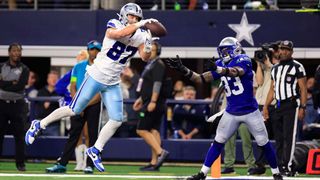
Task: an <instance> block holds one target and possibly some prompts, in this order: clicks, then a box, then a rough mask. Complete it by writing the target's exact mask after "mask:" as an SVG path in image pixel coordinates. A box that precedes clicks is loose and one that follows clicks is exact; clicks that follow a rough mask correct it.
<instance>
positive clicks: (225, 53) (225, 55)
mask: <svg viewBox="0 0 320 180" xmlns="http://www.w3.org/2000/svg"><path fill="white" fill-rule="evenodd" d="M217 50H218V53H219V56H220V58H222V60H223V62H229V61H230V60H231V59H232V58H234V57H236V56H238V55H239V54H241V50H242V47H241V44H240V42H239V41H238V40H237V39H236V38H234V37H226V38H224V39H222V41H221V42H220V44H219V47H218V48H217Z"/></svg>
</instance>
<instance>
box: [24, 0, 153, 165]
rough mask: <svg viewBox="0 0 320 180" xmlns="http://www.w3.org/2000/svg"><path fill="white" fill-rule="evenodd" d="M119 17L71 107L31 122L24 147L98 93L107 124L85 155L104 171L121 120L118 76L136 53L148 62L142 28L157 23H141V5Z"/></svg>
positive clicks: (147, 45) (148, 36)
mask: <svg viewBox="0 0 320 180" xmlns="http://www.w3.org/2000/svg"><path fill="white" fill-rule="evenodd" d="M118 16H119V20H117V19H111V20H110V21H109V22H108V23H107V30H106V34H105V37H104V40H103V46H102V49H101V52H99V54H98V55H97V58H96V59H95V60H94V64H93V65H91V66H89V67H87V76H86V78H85V79H84V81H83V83H82V85H81V87H80V88H79V90H78V92H77V93H76V95H75V97H74V99H73V100H72V102H71V103H70V105H69V106H64V107H60V108H58V109H56V110H55V111H53V112H52V113H51V114H50V115H48V116H47V117H45V118H44V119H42V120H41V121H39V120H33V121H32V123H31V127H30V128H29V130H28V131H27V133H26V136H25V141H26V144H27V145H30V144H32V143H33V142H34V140H35V137H36V136H37V134H38V133H39V131H40V130H44V129H45V128H46V126H48V125H49V124H50V123H52V122H54V121H57V120H59V119H61V118H63V117H66V116H73V115H76V114H80V113H81V112H82V111H83V109H85V107H86V106H87V104H88V103H89V101H90V100H91V98H92V97H93V96H94V95H95V94H97V93H100V95H101V98H102V100H103V103H104V105H105V106H106V108H107V110H108V115H109V121H108V122H107V123H106V124H105V125H104V127H103V128H102V129H101V131H100V134H99V136H98V139H97V141H96V143H95V145H94V146H93V147H90V148H89V149H88V150H87V154H88V156H89V157H90V158H91V159H92V161H93V163H94V165H95V166H96V168H97V169H98V170H99V171H104V167H103V165H102V161H101V157H100V154H101V151H102V149H103V147H104V145H105V144H106V142H107V141H108V140H109V139H110V138H111V136H112V135H113V134H114V133H115V131H116V130H117V129H118V128H119V127H120V125H121V123H122V121H123V98H122V94H121V90H120V85H119V82H120V73H121V71H122V69H123V68H124V67H125V66H126V64H127V63H128V61H129V60H130V58H131V57H132V56H133V55H134V54H135V53H136V52H137V51H138V52H139V55H140V57H141V59H142V60H144V61H147V60H149V57H150V55H151V48H152V40H153V39H152V36H151V33H150V31H146V30H144V29H142V28H141V27H142V26H144V25H145V24H146V23H147V22H153V21H157V20H156V19H145V20H143V15H142V10H141V8H140V6H139V5H137V4H134V3H128V4H126V5H124V6H123V7H122V8H121V10H120V14H118Z"/></svg>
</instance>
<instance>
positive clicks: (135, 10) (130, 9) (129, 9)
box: [118, 3, 143, 25]
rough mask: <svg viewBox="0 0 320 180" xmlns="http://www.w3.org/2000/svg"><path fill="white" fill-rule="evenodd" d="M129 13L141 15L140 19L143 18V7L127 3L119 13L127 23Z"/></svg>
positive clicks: (120, 17)
mask: <svg viewBox="0 0 320 180" xmlns="http://www.w3.org/2000/svg"><path fill="white" fill-rule="evenodd" d="M128 14H131V15H134V16H137V17H139V21H140V20H141V19H143V15H142V9H141V7H140V6H139V5H138V4H135V3H128V4H125V5H124V6H123V7H122V8H121V10H120V15H119V14H118V15H119V20H120V21H121V22H122V23H123V24H124V25H126V24H127V23H128Z"/></svg>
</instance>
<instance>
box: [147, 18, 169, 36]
mask: <svg viewBox="0 0 320 180" xmlns="http://www.w3.org/2000/svg"><path fill="white" fill-rule="evenodd" d="M144 27H145V28H146V29H149V30H150V32H151V34H152V36H153V37H163V36H166V35H167V29H166V28H165V27H164V26H163V25H162V24H161V23H160V22H151V23H146V24H145V25H144Z"/></svg>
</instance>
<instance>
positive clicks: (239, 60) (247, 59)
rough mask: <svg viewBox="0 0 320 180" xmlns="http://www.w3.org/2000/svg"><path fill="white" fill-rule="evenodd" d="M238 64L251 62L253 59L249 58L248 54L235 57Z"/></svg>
mask: <svg viewBox="0 0 320 180" xmlns="http://www.w3.org/2000/svg"><path fill="white" fill-rule="evenodd" d="M235 58H236V60H237V62H242V61H248V62H251V59H250V58H249V56H247V55H246V54H240V55H238V56H237V57H235Z"/></svg>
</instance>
